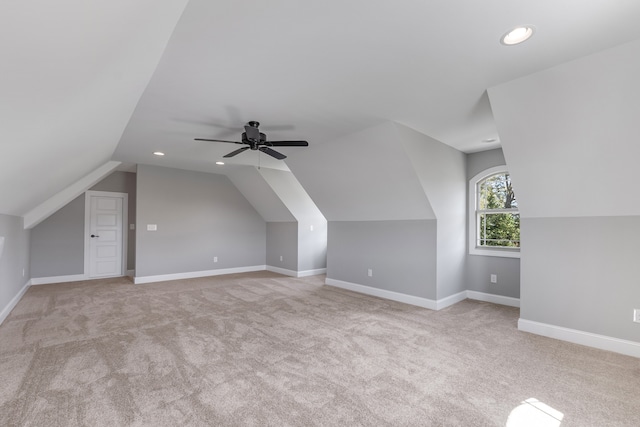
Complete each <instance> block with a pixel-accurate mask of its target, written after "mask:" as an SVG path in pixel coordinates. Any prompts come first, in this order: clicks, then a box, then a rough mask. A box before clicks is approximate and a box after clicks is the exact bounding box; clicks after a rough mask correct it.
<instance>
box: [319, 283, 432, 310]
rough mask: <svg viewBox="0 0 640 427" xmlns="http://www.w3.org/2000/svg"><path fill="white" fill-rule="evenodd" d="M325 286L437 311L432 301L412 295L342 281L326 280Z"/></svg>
mask: <svg viewBox="0 0 640 427" xmlns="http://www.w3.org/2000/svg"><path fill="white" fill-rule="evenodd" d="M324 283H325V284H327V285H329V286H333V287H336V288H341V289H346V290H348V291H353V292H358V293H361V294H366V295H371V296H374V297H380V298H384V299H390V300H392V301H398V302H403V303H405V304H411V305H417V306H418V307H423V308H428V309H430V310H437V306H438V305H437V301H434V300H432V299H427V298H422V297H416V296H413V295H407V294H401V293H399V292H393V291H387V290H386V289H378V288H372V287H371V286H364V285H358V284H357V283H350V282H343V281H342V280H336V279H330V278H328V277H327V278H326V279H325V281H324Z"/></svg>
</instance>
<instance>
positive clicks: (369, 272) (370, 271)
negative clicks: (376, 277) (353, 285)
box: [367, 269, 373, 277]
mask: <svg viewBox="0 0 640 427" xmlns="http://www.w3.org/2000/svg"><path fill="white" fill-rule="evenodd" d="M367 276H369V277H373V270H372V269H368V270H367Z"/></svg>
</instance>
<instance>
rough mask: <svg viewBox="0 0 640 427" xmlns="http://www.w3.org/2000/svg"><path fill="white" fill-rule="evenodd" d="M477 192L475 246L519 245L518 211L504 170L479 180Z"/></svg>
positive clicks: (504, 246) (508, 177)
mask: <svg viewBox="0 0 640 427" xmlns="http://www.w3.org/2000/svg"><path fill="white" fill-rule="evenodd" d="M476 188H477V193H476V201H477V206H476V224H477V230H476V246H477V247H488V246H491V247H502V248H519V247H520V213H519V212H518V202H517V201H516V198H515V195H514V193H513V187H512V186H511V176H509V173H507V172H499V173H496V174H493V175H490V176H488V177H486V178H485V179H483V180H482V181H480V182H478V184H477V187H476Z"/></svg>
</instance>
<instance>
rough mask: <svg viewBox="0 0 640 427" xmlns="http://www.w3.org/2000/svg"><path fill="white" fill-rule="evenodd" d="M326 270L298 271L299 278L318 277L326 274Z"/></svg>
mask: <svg viewBox="0 0 640 427" xmlns="http://www.w3.org/2000/svg"><path fill="white" fill-rule="evenodd" d="M326 273H327V269H326V268H316V269H315V270H303V271H298V277H307V276H317V275H318V274H326Z"/></svg>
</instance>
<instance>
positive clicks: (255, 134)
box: [244, 122, 260, 141]
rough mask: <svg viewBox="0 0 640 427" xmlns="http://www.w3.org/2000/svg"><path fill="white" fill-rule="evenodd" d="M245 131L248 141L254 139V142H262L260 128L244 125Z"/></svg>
mask: <svg viewBox="0 0 640 427" xmlns="http://www.w3.org/2000/svg"><path fill="white" fill-rule="evenodd" d="M249 123H254V122H249ZM255 123H257V122H255ZM244 131H245V132H246V133H247V138H248V139H252V140H254V141H260V130H258V126H250V125H249V124H246V125H244Z"/></svg>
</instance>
